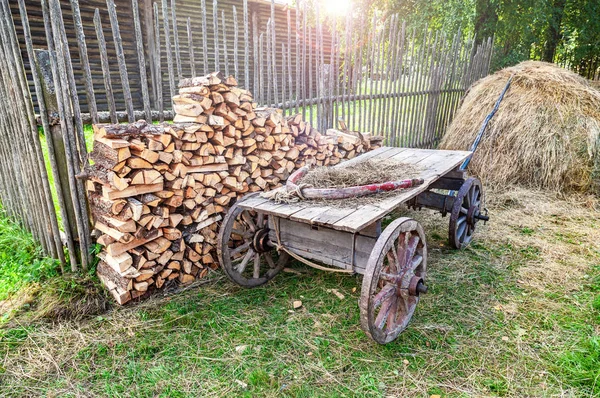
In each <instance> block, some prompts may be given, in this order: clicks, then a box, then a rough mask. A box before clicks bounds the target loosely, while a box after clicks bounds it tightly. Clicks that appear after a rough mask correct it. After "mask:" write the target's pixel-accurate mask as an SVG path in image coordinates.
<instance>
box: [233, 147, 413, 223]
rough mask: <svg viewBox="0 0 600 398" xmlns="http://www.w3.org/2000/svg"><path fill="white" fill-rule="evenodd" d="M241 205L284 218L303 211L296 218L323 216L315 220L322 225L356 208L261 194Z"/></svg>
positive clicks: (377, 153) (387, 151)
mask: <svg viewBox="0 0 600 398" xmlns="http://www.w3.org/2000/svg"><path fill="white" fill-rule="evenodd" d="M405 149H406V148H393V147H381V148H378V149H375V150H373V151H371V152H367V153H365V154H363V155H360V156H357V157H355V158H354V159H350V160H348V161H346V162H343V163H340V164H338V165H337V166H340V165H346V164H348V163H349V162H352V163H359V162H362V161H366V160H368V159H370V158H374V157H376V158H378V159H379V158H384V159H387V158H388V157H391V156H394V155H397V154H398V153H400V152H402V151H404V150H405ZM240 206H241V207H242V208H244V209H248V210H258V211H263V212H265V213H269V214H272V215H274V216H278V217H283V218H290V217H291V216H292V215H296V214H297V213H301V215H304V217H294V220H297V221H302V222H308V223H313V221H312V219H313V218H317V219H318V218H319V217H320V216H323V217H324V220H318V221H314V222H316V223H318V224H321V225H325V224H329V223H333V222H335V221H337V220H339V219H341V218H343V217H345V216H347V215H348V214H350V213H352V212H354V211H355V209H337V208H331V207H327V206H317V207H315V206H314V205H311V204H305V203H301V202H298V203H290V204H282V203H275V202H274V201H272V200H269V199H265V198H261V197H259V196H258V197H253V198H249V199H247V200H244V201H243V202H240ZM340 210H343V211H340Z"/></svg>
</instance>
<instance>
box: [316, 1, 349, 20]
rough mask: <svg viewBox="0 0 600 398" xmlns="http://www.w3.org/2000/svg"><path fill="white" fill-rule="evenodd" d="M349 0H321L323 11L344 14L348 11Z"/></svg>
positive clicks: (331, 13) (338, 14) (335, 14)
mask: <svg viewBox="0 0 600 398" xmlns="http://www.w3.org/2000/svg"><path fill="white" fill-rule="evenodd" d="M350 4H351V0H323V5H324V6H325V12H327V14H329V15H334V16H344V15H346V14H347V13H348V12H349V11H350Z"/></svg>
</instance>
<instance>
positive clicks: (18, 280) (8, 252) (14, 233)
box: [0, 207, 57, 316]
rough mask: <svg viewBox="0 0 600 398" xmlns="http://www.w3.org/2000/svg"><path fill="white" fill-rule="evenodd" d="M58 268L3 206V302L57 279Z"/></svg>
mask: <svg viewBox="0 0 600 398" xmlns="http://www.w3.org/2000/svg"><path fill="white" fill-rule="evenodd" d="M56 267H57V263H56V261H54V260H51V259H45V258H43V257H42V250H41V248H40V246H39V244H37V243H36V242H35V240H34V239H33V237H32V236H31V234H30V233H28V232H27V231H26V230H25V229H24V228H22V227H21V226H20V225H18V224H16V223H14V222H12V221H10V220H9V219H8V217H7V216H6V214H5V213H4V210H2V208H1V207H0V302H1V301H2V300H5V299H6V298H7V297H8V296H9V295H10V294H12V293H15V292H17V291H19V290H21V289H22V288H23V287H24V286H26V285H27V284H29V283H31V282H37V281H40V280H43V279H46V278H49V277H52V276H55V275H56ZM0 308H1V307H0ZM1 315H2V313H0V316H1Z"/></svg>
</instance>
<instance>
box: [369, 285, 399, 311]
mask: <svg viewBox="0 0 600 398" xmlns="http://www.w3.org/2000/svg"><path fill="white" fill-rule="evenodd" d="M395 294H396V285H392V284H389V285H385V286H384V287H383V288H382V289H381V290H380V291H379V293H377V294H376V295H375V296H373V306H374V307H378V306H380V305H381V303H382V302H383V301H385V300H386V299H388V298H389V297H391V296H392V295H395Z"/></svg>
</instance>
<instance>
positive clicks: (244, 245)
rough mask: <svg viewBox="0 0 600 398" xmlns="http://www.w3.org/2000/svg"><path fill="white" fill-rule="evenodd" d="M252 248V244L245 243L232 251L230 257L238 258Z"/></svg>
mask: <svg viewBox="0 0 600 398" xmlns="http://www.w3.org/2000/svg"><path fill="white" fill-rule="evenodd" d="M249 247H250V242H244V244H243V245H241V246H238V247H236V248H235V249H233V250H231V251H230V252H229V253H230V257H231V258H233V257H235V256H237V255H238V254H240V253H241V252H243V251H244V250H246V249H248V248H249Z"/></svg>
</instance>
